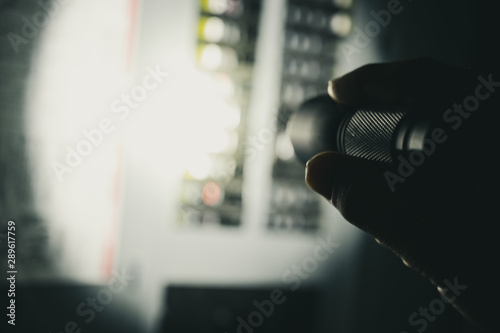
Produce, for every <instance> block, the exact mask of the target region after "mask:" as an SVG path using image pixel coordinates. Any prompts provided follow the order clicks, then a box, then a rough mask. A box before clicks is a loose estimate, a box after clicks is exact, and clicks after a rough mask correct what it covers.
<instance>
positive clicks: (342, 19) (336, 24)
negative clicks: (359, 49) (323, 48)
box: [330, 13, 352, 37]
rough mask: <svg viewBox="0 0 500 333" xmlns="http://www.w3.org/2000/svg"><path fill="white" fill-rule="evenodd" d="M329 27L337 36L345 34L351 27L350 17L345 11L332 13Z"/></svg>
mask: <svg viewBox="0 0 500 333" xmlns="http://www.w3.org/2000/svg"><path fill="white" fill-rule="evenodd" d="M330 28H331V29H332V31H333V33H335V34H336V35H337V36H340V37H345V36H347V35H348V34H349V33H350V32H351V29H352V20H351V17H350V16H349V15H348V14H346V13H337V14H334V15H333V16H332V18H331V20H330Z"/></svg>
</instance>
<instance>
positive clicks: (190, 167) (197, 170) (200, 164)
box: [186, 154, 212, 180]
mask: <svg viewBox="0 0 500 333" xmlns="http://www.w3.org/2000/svg"><path fill="white" fill-rule="evenodd" d="M186 165H187V166H186V170H187V172H188V174H189V175H190V176H191V177H193V178H194V179H198V180H202V179H206V178H208V176H210V172H211V171H212V161H211V160H210V157H209V156H208V155H206V154H200V155H196V156H194V157H192V158H191V159H190V160H188V161H187V164H186Z"/></svg>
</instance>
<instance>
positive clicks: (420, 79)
mask: <svg viewBox="0 0 500 333" xmlns="http://www.w3.org/2000/svg"><path fill="white" fill-rule="evenodd" d="M474 78H475V76H474V75H473V73H471V72H469V71H468V70H466V69H463V68H460V67H455V66H451V65H448V64H445V63H442V62H440V61H437V60H433V59H430V58H423V57H422V58H415V59H410V60H405V61H398V62H390V63H380V64H368V65H365V66H363V67H360V68H358V69H356V70H354V71H352V72H350V73H348V74H346V75H344V76H342V77H340V78H337V79H335V80H332V81H330V82H329V88H328V92H329V94H330V96H331V97H332V98H333V99H334V100H336V101H337V102H339V103H341V104H345V105H352V106H363V105H373V104H400V105H401V104H425V103H433V104H434V105H436V104H437V105H445V104H446V103H449V101H450V100H454V99H456V98H457V96H460V95H461V94H462V93H463V92H465V91H467V89H470V85H471V82H474Z"/></svg>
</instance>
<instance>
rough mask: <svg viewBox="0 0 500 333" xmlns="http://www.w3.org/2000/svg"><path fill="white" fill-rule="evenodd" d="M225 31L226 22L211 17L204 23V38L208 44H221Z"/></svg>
mask: <svg viewBox="0 0 500 333" xmlns="http://www.w3.org/2000/svg"><path fill="white" fill-rule="evenodd" d="M202 24H203V23H202ZM225 31H226V28H225V25H224V21H222V20H221V19H220V18H218V17H210V18H207V19H206V20H205V21H204V24H203V38H204V39H205V40H206V41H208V42H211V43H220V42H221V41H222V40H223V39H224V34H225Z"/></svg>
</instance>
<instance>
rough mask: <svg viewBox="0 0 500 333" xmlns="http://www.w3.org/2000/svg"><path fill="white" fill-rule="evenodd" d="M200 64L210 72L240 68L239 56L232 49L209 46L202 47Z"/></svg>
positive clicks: (215, 45) (214, 45)
mask: <svg viewBox="0 0 500 333" xmlns="http://www.w3.org/2000/svg"><path fill="white" fill-rule="evenodd" d="M200 63H201V66H203V67H204V68H205V69H208V70H217V69H220V68H223V67H224V68H235V67H237V66H238V56H237V55H236V52H235V51H234V50H233V49H231V48H228V47H221V46H219V45H217V44H208V45H204V46H202V47H201V51H200Z"/></svg>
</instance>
